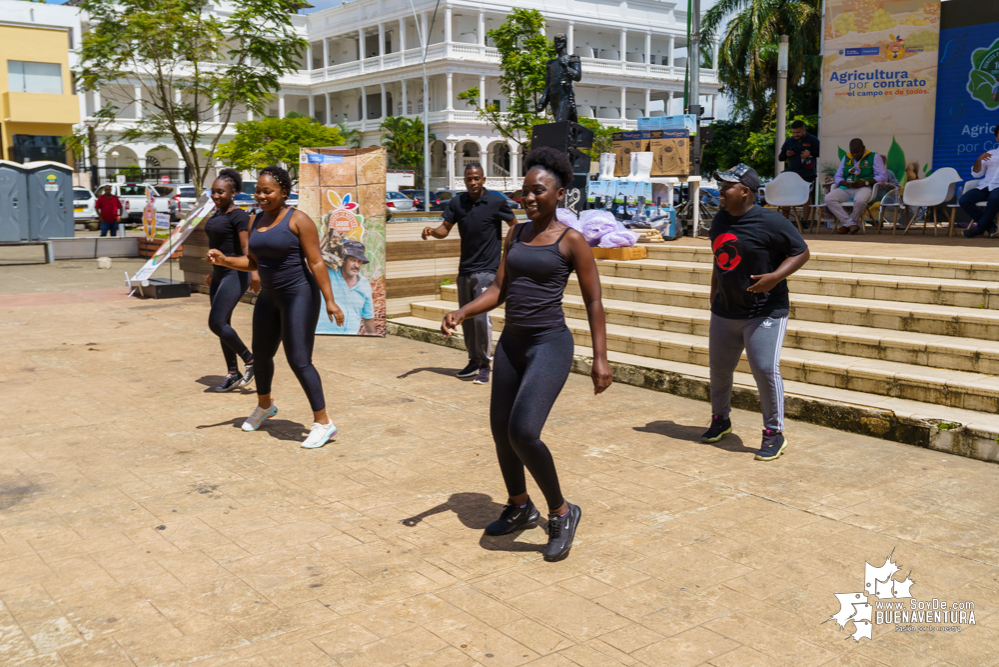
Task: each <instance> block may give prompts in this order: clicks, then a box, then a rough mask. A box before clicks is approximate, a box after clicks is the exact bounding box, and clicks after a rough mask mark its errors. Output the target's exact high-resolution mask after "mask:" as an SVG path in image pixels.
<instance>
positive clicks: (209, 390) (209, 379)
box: [195, 375, 255, 395]
mask: <svg viewBox="0 0 999 667" xmlns="http://www.w3.org/2000/svg"><path fill="white" fill-rule="evenodd" d="M222 380H225V376H224V375H205V376H204V377H200V378H198V379H197V380H195V382H197V383H198V384H200V385H204V386H205V387H206V389H205V393H206V394H216V393H219V392H216V391H215V387H217V386H219V385H220V384H222ZM228 393H230V394H232V393H236V394H247V395H249V394H254V393H255V392H254V390H253V388H252V387H236V388H235V389H231V390H230V391H229V392H228Z"/></svg>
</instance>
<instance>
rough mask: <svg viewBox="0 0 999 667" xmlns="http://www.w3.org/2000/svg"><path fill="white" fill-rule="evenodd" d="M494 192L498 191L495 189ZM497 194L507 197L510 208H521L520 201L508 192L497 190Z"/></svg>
mask: <svg viewBox="0 0 999 667" xmlns="http://www.w3.org/2000/svg"><path fill="white" fill-rule="evenodd" d="M493 192H496V190H493ZM496 194H498V195H499V196H501V197H503V198H504V199H506V201H507V203H508V204H510V208H520V203H519V202H516V201H514V200H513V199H512V198H511V197H510V196H509V195H508V194H507V193H505V192H496Z"/></svg>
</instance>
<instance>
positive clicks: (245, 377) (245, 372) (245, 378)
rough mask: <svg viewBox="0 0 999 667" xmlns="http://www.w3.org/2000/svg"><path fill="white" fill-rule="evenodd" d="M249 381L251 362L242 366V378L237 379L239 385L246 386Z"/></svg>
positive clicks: (250, 379) (251, 371)
mask: <svg viewBox="0 0 999 667" xmlns="http://www.w3.org/2000/svg"><path fill="white" fill-rule="evenodd" d="M251 382H253V364H247V365H246V367H245V368H243V379H242V380H240V381H239V386H240V387H246V386H247V385H249V384H250V383H251Z"/></svg>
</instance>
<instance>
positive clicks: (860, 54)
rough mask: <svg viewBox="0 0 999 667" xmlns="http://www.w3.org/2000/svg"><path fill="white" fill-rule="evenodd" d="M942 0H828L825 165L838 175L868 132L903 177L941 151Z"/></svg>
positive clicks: (925, 170) (923, 168) (870, 144)
mask: <svg viewBox="0 0 999 667" xmlns="http://www.w3.org/2000/svg"><path fill="white" fill-rule="evenodd" d="M939 39H940V2H939V0H937V1H932V2H927V1H925V0H827V1H826V9H825V34H824V35H823V50H822V55H823V64H822V77H823V78H822V118H821V121H820V128H819V129H820V133H821V134H820V139H821V141H822V158H821V168H822V171H823V173H824V174H826V175H828V176H831V175H832V173H834V172H835V171H836V168H837V166H838V165H839V161H840V160H841V159H842V157H843V156H844V155H845V154H846V151H847V150H848V149H849V145H850V140H851V139H853V138H859V139H862V140H863V142H864V145H865V146H866V147H867V150H869V151H873V152H876V153H879V154H881V155H882V156H883V157H884V158H885V164H886V166H887V167H888V170H889V171H891V172H892V173H894V174H895V177H896V178H898V180H899V182H900V183H904V182H905V181H906V180H908V179H912V178H924V177H925V176H926V175H928V174H929V172H930V171H931V164H932V159H933V118H934V111H935V108H936V89H937V51H938V45H939Z"/></svg>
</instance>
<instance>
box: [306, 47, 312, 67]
mask: <svg viewBox="0 0 999 667" xmlns="http://www.w3.org/2000/svg"><path fill="white" fill-rule="evenodd" d="M305 69H306V70H311V69H312V42H309V43H308V44H306V46H305Z"/></svg>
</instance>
